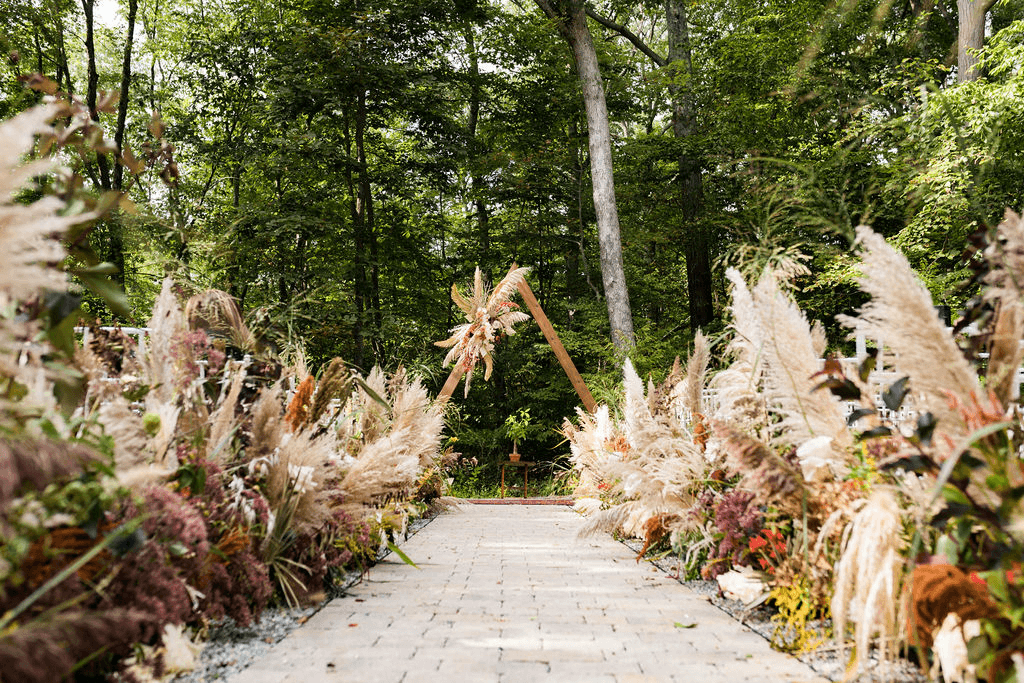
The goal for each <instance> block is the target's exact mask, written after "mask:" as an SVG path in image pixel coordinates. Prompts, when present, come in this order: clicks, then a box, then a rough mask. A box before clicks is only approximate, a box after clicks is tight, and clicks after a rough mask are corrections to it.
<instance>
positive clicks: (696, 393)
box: [680, 330, 711, 415]
mask: <svg viewBox="0 0 1024 683" xmlns="http://www.w3.org/2000/svg"><path fill="white" fill-rule="evenodd" d="M710 360H711V348H710V345H709V344H708V338H707V337H705V336H704V333H703V332H701V331H700V330H697V335H696V336H695V337H694V339H693V354H692V355H691V356H690V359H689V360H688V361H687V362H686V377H685V378H684V379H683V382H682V387H681V392H680V393H681V398H682V400H683V405H684V406H685V407H686V409H687V410H689V411H690V414H691V415H703V414H704V406H703V405H702V398H703V392H704V378H705V376H706V375H707V372H708V363H709V362H710Z"/></svg>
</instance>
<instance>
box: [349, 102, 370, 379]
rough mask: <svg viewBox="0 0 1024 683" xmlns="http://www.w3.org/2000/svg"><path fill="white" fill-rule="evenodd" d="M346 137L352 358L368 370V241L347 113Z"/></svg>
mask: <svg viewBox="0 0 1024 683" xmlns="http://www.w3.org/2000/svg"><path fill="white" fill-rule="evenodd" d="M343 131H344V132H343V136H344V142H345V158H346V162H345V184H346V186H347V188H348V196H349V197H350V198H351V205H350V206H351V212H352V246H353V251H354V252H355V253H354V258H353V265H354V266H355V268H354V269H353V278H352V280H353V282H352V289H353V295H352V298H353V300H354V302H355V306H356V315H355V321H354V323H353V325H352V336H353V337H355V347H356V348H355V352H354V354H353V357H352V363H353V364H354V365H355V366H356V367H357V368H363V369H365V365H364V362H363V361H364V360H365V357H364V349H365V346H366V344H365V338H364V337H365V331H364V329H363V317H364V314H365V311H366V289H367V287H366V238H365V237H364V235H363V231H364V228H363V213H362V205H361V203H360V199H359V190H358V185H357V183H356V180H355V174H354V173H353V167H354V166H355V164H354V163H353V159H354V157H353V149H352V147H353V144H352V135H351V133H350V131H351V126H350V123H349V117H348V114H347V112H346V114H345V116H344V128H343Z"/></svg>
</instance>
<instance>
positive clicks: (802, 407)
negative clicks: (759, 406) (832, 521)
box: [754, 273, 851, 473]
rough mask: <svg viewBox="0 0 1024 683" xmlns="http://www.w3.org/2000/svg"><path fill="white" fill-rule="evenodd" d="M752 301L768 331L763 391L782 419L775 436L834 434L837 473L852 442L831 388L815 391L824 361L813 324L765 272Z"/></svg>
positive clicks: (785, 441) (792, 442) (787, 442)
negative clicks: (814, 377) (814, 335)
mask: <svg viewBox="0 0 1024 683" xmlns="http://www.w3.org/2000/svg"><path fill="white" fill-rule="evenodd" d="M754 305H755V307H756V309H757V312H758V315H759V316H760V318H761V329H762V330H763V331H764V335H765V340H764V358H765V383H764V384H765V387H764V388H765V397H766V399H767V401H768V404H769V406H770V407H771V408H772V410H773V411H774V412H777V413H778V414H779V415H780V416H781V417H782V419H781V420H780V421H779V422H778V424H776V425H774V427H773V430H774V433H775V437H774V440H775V441H776V442H777V443H778V444H780V445H782V446H799V445H801V444H803V443H805V442H807V441H810V440H811V439H814V438H817V437H829V438H831V439H832V442H831V444H832V456H833V457H832V462H831V465H832V466H833V469H834V471H835V472H836V473H838V472H839V470H840V469H841V468H842V465H843V461H844V460H845V458H846V448H845V447H846V446H847V445H849V444H850V443H851V438H850V434H849V431H848V430H847V427H846V420H845V418H844V416H843V412H842V409H841V407H840V405H839V402H838V401H837V400H836V399H835V397H834V396H832V394H831V393H830V392H827V391H817V392H816V391H813V389H814V386H815V381H814V379H812V377H813V376H814V374H815V373H817V372H818V369H819V366H820V363H819V357H818V355H817V353H816V352H815V340H814V337H813V335H812V333H811V327H810V325H809V324H808V322H807V318H806V317H805V316H804V314H803V312H802V311H801V310H800V307H799V306H797V305H796V303H795V302H794V301H793V300H792V299H791V298H790V297H789V296H787V295H786V294H784V293H783V292H782V290H781V289H780V288H779V284H778V281H777V279H776V277H775V275H774V274H773V273H766V274H765V275H764V276H763V277H762V278H761V280H760V282H758V284H757V287H756V288H755V289H754Z"/></svg>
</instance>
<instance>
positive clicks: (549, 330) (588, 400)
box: [437, 264, 597, 413]
mask: <svg viewBox="0 0 1024 683" xmlns="http://www.w3.org/2000/svg"><path fill="white" fill-rule="evenodd" d="M516 267H517V266H516V264H512V270H515V269H516ZM519 293H520V294H521V295H522V297H523V301H524V302H525V303H526V307H527V308H529V309H530V313H531V314H533V319H534V320H536V321H537V325H539V326H540V331H541V332H543V333H544V338H545V339H546V340H547V342H548V345H549V346H550V347H551V350H552V351H554V352H555V357H556V358H558V362H559V363H560V364H561V366H562V370H564V371H565V374H566V376H567V377H568V378H569V381H570V382H571V383H572V386H573V389H575V390H576V394H577V395H579V397H580V400H581V401H583V407H584V408H586V409H587V412H588V413H593V412H594V411H595V410H597V401H595V400H594V397H593V396H592V395H591V393H590V389H588V388H587V385H586V383H585V382H584V381H583V377H581V376H580V373H579V371H578V370H577V369H576V365H575V364H573V362H572V358H570V357H569V352H568V351H566V350H565V346H563V345H562V340H561V339H559V338H558V333H557V332H555V328H554V327H553V326H552V325H551V321H550V320H548V316H547V314H545V313H544V309H543V308H541V307H540V302H538V301H537V297H536V296H534V295H533V290H532V289H530V285H529V283H527V282H526V280H525V279H523V280H521V281H520V282H519ZM464 374H466V371H465V370H464V369H463V367H462V364H461V363H457V364H456V365H455V367H454V368H452V372H451V374H450V375H448V381H446V382H445V383H444V387H443V388H442V389H441V393H439V394H438V395H437V401H438V403H441V404H444V403H446V402H447V401H448V399H449V398H451V396H452V394H453V393H454V392H455V388H456V387H457V386H458V385H459V380H461V379H462V376H463V375H464Z"/></svg>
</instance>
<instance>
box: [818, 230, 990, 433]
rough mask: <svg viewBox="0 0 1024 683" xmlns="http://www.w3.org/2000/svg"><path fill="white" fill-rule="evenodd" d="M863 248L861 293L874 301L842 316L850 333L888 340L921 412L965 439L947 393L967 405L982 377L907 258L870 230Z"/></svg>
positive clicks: (860, 235)
mask: <svg viewBox="0 0 1024 683" xmlns="http://www.w3.org/2000/svg"><path fill="white" fill-rule="evenodd" d="M857 239H858V241H859V242H860V244H861V245H862V247H863V249H862V253H861V258H862V265H861V270H862V271H863V273H864V275H863V277H862V278H861V279H860V287H861V289H862V290H863V291H865V292H866V293H868V294H870V295H871V300H870V301H869V302H868V303H867V304H865V305H864V306H862V307H861V309H860V311H859V312H858V314H857V316H856V317H850V316H837V319H838V320H839V321H840V322H841V323H842V324H843V325H845V326H846V327H849V328H851V329H858V328H859V329H860V330H861V331H863V332H864V333H865V334H867V335H868V336H869V337H873V338H876V339H882V340H884V341H885V344H886V345H887V346H888V347H889V348H890V349H891V350H892V352H893V355H894V358H893V365H894V366H895V369H896V371H897V372H898V373H900V374H904V375H908V376H909V377H910V387H911V389H912V391H913V392H914V395H915V397H916V398H917V400H918V402H917V404H916V406H915V407H917V408H918V409H919V410H927V411H930V412H931V413H932V414H933V415H935V417H937V418H938V419H939V429H941V430H943V431H945V432H947V433H948V434H950V435H951V436H962V435H963V434H964V425H963V423H962V422H961V421H960V418H959V416H957V415H956V413H955V411H952V410H950V408H949V406H948V403H947V400H946V393H945V392H947V391H948V392H952V393H954V394H956V395H957V396H958V397H959V398H960V399H961V400H962V401H966V400H967V399H968V398H969V397H970V395H971V394H972V393H974V392H977V391H978V377H977V374H976V373H975V372H974V370H973V369H972V368H971V366H970V365H969V364H968V362H967V361H966V360H965V359H964V357H963V355H962V354H961V353H960V350H959V349H958V348H957V346H956V343H955V342H954V341H953V338H952V336H950V334H949V332H947V331H946V328H945V327H944V326H943V324H942V321H941V320H940V319H939V316H938V313H936V311H935V308H934V307H933V306H932V298H931V295H930V294H929V293H928V290H927V289H925V288H924V286H923V285H922V284H921V283H920V281H918V279H917V276H916V275H915V274H914V271H913V269H912V268H911V267H910V264H909V263H908V262H907V259H906V257H904V256H903V254H901V253H899V252H898V251H897V250H896V249H894V248H893V247H892V246H890V245H889V244H888V243H887V242H886V241H885V238H883V237H882V236H881V235H878V234H876V233H875V232H874V231H872V230H871V229H870V228H867V227H865V226H860V227H858V228H857Z"/></svg>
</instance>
